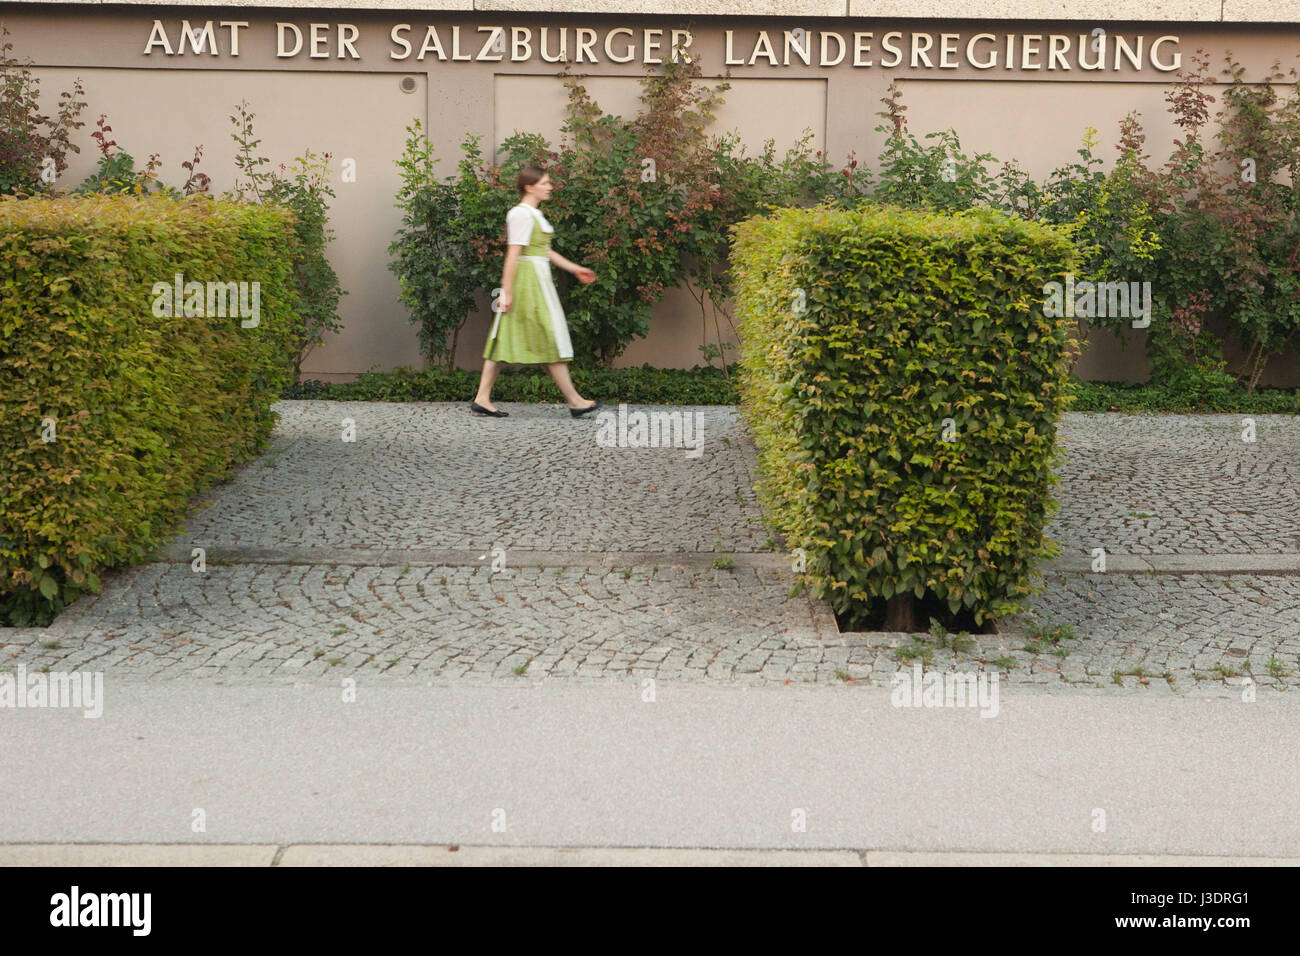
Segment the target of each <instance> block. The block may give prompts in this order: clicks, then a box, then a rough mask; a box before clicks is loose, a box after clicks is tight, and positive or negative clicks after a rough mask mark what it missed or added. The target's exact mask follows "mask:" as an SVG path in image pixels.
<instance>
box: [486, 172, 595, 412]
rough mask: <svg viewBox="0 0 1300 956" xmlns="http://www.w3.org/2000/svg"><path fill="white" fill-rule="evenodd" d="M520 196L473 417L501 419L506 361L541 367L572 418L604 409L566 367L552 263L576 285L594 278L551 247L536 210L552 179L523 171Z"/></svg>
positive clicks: (569, 355)
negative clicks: (495, 398) (499, 380)
mask: <svg viewBox="0 0 1300 956" xmlns="http://www.w3.org/2000/svg"><path fill="white" fill-rule="evenodd" d="M515 185H516V187H517V188H518V189H519V195H520V197H521V200H520V203H519V205H517V206H515V207H514V208H513V209H511V210H510V212H509V214H508V215H507V216H506V242H507V247H506V267H505V271H504V273H503V274H502V277H501V289H502V292H501V299H500V303H499V305H498V306H497V309H498V310H499V311H497V313H496V315H495V316H494V317H493V320H492V328H491V330H490V331H489V332H488V338H487V345H486V346H484V348H483V374H482V375H481V376H480V377H479V382H478V394H477V395H475V396H474V401H472V402H470V403H469V407H470V411H472V412H474V413H475V414H476V415H492V416H494V417H496V418H505V417H506V416H507V415H508V413H507V412H503V411H501V410H500V409H498V408H497V407H496V406H495V405H493V404H492V384H493V383H494V382H495V381H496V377H497V372H499V371H500V370H501V366H502V364H503V363H506V362H513V363H516V364H519V365H545V366H546V370H547V371H548V372H550V373H551V378H553V379H555V384H556V385H558V386H559V388H560V393H561V394H562V395H563V396H564V400H565V402H567V403H568V406H569V414H570V415H572V416H573V417H574V418H581V417H582V416H583V415H586V414H587V413H589V412H591V411H594V410H595V409H597V408H600V407H602V403H601V402H588V401H587V400H586V399H585V398H583V397H582V396H581V395H579V394H578V391H577V389H575V388H574V387H573V380H572V379H570V378H569V367H568V365H567V364H566V363H568V362H570V361H571V360H572V359H573V345H572V344H571V343H570V342H569V327H568V324H567V323H566V322H565V321H564V310H563V309H562V308H561V307H560V297H559V296H558V295H556V292H555V282H554V281H553V280H552V278H551V263H554V264H555V265H557V266H559V267H560V268H561V269H564V270H565V271H566V272H572V273H573V274H574V275H575V276H576V277H577V278H578V281H579V282H582V283H584V284H587V283H591V282H595V281H596V273H594V272H592V271H591V270H590V269H588V268H586V267H585V266H580V265H578V264H577V263H574V262H570V261H569V260H568V259H566V258H564V256H562V255H560V254H559V253H558V252H556V251H555V250H554V249H552V248H551V234H552V233H554V232H555V228H554V227H553V226H552V225H551V224H550V223H549V222H547V221H546V217H545V216H543V215H542V213H541V210H540V209H538V208H537V207H538V206H539V205H540V204H541V202H542V200H544V199H548V198H550V195H551V177H550V176H548V175H547V174H546V172H545V171H544V170H541V169H538V168H537V167H536V166H525V167H524V168H523V169H521V170H520V171H519V176H518V177H517V178H516V179H515Z"/></svg>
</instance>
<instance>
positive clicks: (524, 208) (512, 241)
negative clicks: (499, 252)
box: [506, 202, 555, 246]
mask: <svg viewBox="0 0 1300 956" xmlns="http://www.w3.org/2000/svg"><path fill="white" fill-rule="evenodd" d="M534 220H536V221H537V224H538V225H539V226H541V227H542V232H555V227H554V226H552V225H551V224H550V223H549V222H547V221H546V217H545V216H543V215H542V211H541V210H540V209H535V208H533V207H532V206H530V205H528V203H523V202H521V203H520V204H519V205H517V206H515V207H514V208H513V209H511V210H510V211H509V212H508V213H506V236H507V238H506V244H507V245H511V246H526V245H528V239H529V237H530V236H531V235H532V231H533V221H534Z"/></svg>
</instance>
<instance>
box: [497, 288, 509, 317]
mask: <svg viewBox="0 0 1300 956" xmlns="http://www.w3.org/2000/svg"><path fill="white" fill-rule="evenodd" d="M497 311H498V312H509V311H510V292H509V291H506V290H503V291H502V293H501V297H500V298H499V299H497Z"/></svg>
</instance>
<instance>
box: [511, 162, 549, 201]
mask: <svg viewBox="0 0 1300 956" xmlns="http://www.w3.org/2000/svg"><path fill="white" fill-rule="evenodd" d="M545 175H546V170H544V169H539V168H538V167H536V166H525V167H524V168H523V169H521V170H519V175H518V176H516V177H515V188H516V189H518V190H519V195H521V196H522V195H523V194H524V187H525V186H535V185H536V184H537V183H538V182H540V181H541V178H542V177H543V176H545Z"/></svg>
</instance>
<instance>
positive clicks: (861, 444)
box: [732, 207, 1078, 630]
mask: <svg viewBox="0 0 1300 956" xmlns="http://www.w3.org/2000/svg"><path fill="white" fill-rule="evenodd" d="M732 233H733V235H734V236H735V245H734V249H733V253H732V261H733V268H734V269H735V282H736V291H737V314H738V316H739V320H740V325H741V332H742V338H741V344H742V348H741V353H742V354H741V368H742V371H741V375H740V393H741V401H742V404H743V406H744V409H745V414H746V417H747V419H748V421H749V422H750V425H751V427H752V428H753V431H754V436H755V440H756V443H757V445H758V449H759V456H760V463H761V473H762V474H761V480H760V485H759V492H760V495H761V497H762V500H763V502H764V504H765V505H766V506H767V511H768V514H769V516H770V517H771V519H772V520H773V522H774V523H775V524H776V526H777V527H778V529H779V530H780V531H782V532H783V533H784V534H785V536H786V540H787V544H788V545H789V546H790V547H791V548H803V549H805V552H806V557H807V562H806V567H807V578H806V579H807V581H808V583H809V584H810V586H811V588H812V590H813V593H814V594H815V595H816V596H818V597H826V598H828V599H829V600H830V602H831V604H832V606H833V607H834V608H835V610H836V612H837V613H838V614H840V615H841V617H843V618H845V619H847V620H849V621H854V622H859V623H861V622H865V621H869V620H871V619H872V618H873V616H876V617H878V616H879V615H880V614H881V613H882V612H885V611H887V612H888V613H887V614H886V618H887V620H886V626H889V627H890V629H907V630H912V629H915V626H916V623H917V621H916V619H915V614H914V611H915V602H916V601H918V600H921V599H925V600H927V601H929V602H930V603H931V604H933V603H936V602H938V603H941V604H942V605H943V606H944V607H945V608H946V609H947V611H948V612H950V613H951V614H954V615H955V614H958V613H959V612H966V613H967V614H969V616H970V617H971V618H972V619H973V620H974V621H975V622H976V623H981V622H983V621H985V620H987V619H990V618H995V617H998V616H1001V615H1003V614H1007V613H1010V612H1012V611H1013V610H1016V609H1017V608H1018V607H1019V604H1020V602H1021V600H1022V599H1023V598H1024V597H1025V596H1027V595H1028V594H1029V593H1030V576H1031V573H1032V570H1033V567H1034V565H1035V563H1036V562H1037V561H1038V560H1039V559H1041V558H1044V557H1047V556H1049V555H1051V554H1053V553H1056V549H1055V545H1054V544H1053V543H1052V542H1049V541H1048V540H1047V539H1046V537H1045V536H1044V534H1043V529H1044V527H1045V525H1046V522H1047V520H1048V518H1049V516H1050V514H1051V511H1052V510H1053V509H1054V508H1055V502H1054V501H1053V500H1052V498H1051V493H1050V486H1051V484H1052V482H1053V481H1054V478H1053V475H1052V465H1053V462H1054V455H1055V437H1056V425H1057V421H1058V419H1059V416H1060V413H1061V411H1062V408H1063V406H1064V402H1065V388H1066V383H1067V372H1066V357H1067V348H1068V345H1069V337H1068V332H1069V322H1068V320H1064V319H1049V318H1047V317H1045V316H1044V314H1043V308H1042V306H1043V296H1044V286H1045V284H1046V283H1047V282H1049V281H1060V278H1061V277H1062V276H1063V275H1064V273H1065V272H1067V271H1069V270H1070V269H1071V268H1073V267H1074V265H1075V263H1076V261H1077V258H1078V252H1077V250H1076V249H1075V247H1074V246H1073V244H1072V243H1071V242H1070V241H1069V239H1068V238H1067V237H1066V236H1065V235H1063V234H1062V232H1061V231H1060V230H1058V229H1057V228H1055V227H1052V226H1045V225H1040V224H1037V223H1029V222H1023V221H1019V220H1016V219H1012V218H1009V217H1006V216H1004V215H1003V214H1001V213H998V212H996V211H993V210H987V209H982V210H972V211H968V212H964V213H959V214H957V215H955V216H950V215H945V214H941V213H934V212H910V211H906V210H902V209H899V208H897V207H882V208H877V209H862V210H857V211H835V210H832V209H830V208H829V207H818V208H816V209H813V210H786V211H782V212H780V213H779V214H776V215H774V216H772V217H770V218H763V219H751V220H748V221H746V222H744V223H741V224H739V225H737V226H736V227H734V228H733V229H732ZM801 307H802V309H801ZM945 420H947V421H945ZM946 429H947V430H950V431H951V434H950V435H949V434H946V433H945V432H946ZM947 437H951V438H952V439H953V440H951V441H945V440H944V439H945V438H947Z"/></svg>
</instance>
